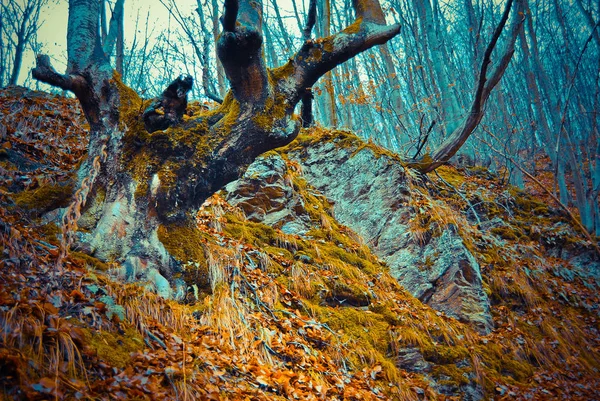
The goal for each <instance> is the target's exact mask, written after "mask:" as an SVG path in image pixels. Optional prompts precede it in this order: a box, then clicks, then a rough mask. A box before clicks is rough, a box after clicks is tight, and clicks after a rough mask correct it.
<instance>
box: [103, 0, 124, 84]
mask: <svg viewBox="0 0 600 401" xmlns="http://www.w3.org/2000/svg"><path fill="white" fill-rule="evenodd" d="M124 9H125V0H117V2H116V3H115V8H114V9H113V11H112V15H111V17H110V23H109V27H108V33H107V34H106V36H105V37H104V40H101V43H102V50H103V51H104V54H106V57H108V58H109V59H110V57H111V56H112V54H113V51H114V50H115V47H116V54H115V64H116V70H117V72H118V73H119V74H121V75H123V51H124V43H123V42H124V36H123V35H124V32H123V25H124V18H125V16H124V15H125V10H124ZM104 12H105V11H104V2H101V8H100V10H99V15H102V13H104ZM103 29H104V28H103ZM104 30H105V29H104Z"/></svg>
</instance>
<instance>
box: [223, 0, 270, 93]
mask: <svg viewBox="0 0 600 401" xmlns="http://www.w3.org/2000/svg"><path fill="white" fill-rule="evenodd" d="M234 12H237V18H235V17H234ZM236 20H237V22H236ZM221 21H222V23H223V29H224V32H223V33H222V34H221V36H220V37H219V41H218V43H217V54H218V56H219V59H220V60H221V63H222V64H223V68H224V70H225V74H226V75H227V79H229V82H230V84H231V90H232V92H233V95H234V96H235V98H236V99H237V100H238V101H239V102H240V103H241V104H249V103H252V104H260V103H262V102H263V101H264V100H265V99H266V96H267V94H268V91H269V89H268V88H269V87H268V81H267V68H266V66H265V62H264V59H263V57H262V44H263V38H262V1H260V0H259V1H257V0H242V1H240V2H239V3H238V2H237V1H235V0H227V1H226V2H225V14H224V15H223V17H222V18H221Z"/></svg>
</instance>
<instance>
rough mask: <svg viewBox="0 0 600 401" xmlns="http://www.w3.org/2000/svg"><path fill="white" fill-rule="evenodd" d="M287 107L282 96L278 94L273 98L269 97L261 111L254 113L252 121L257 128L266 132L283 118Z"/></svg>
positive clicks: (285, 100)
mask: <svg viewBox="0 0 600 401" xmlns="http://www.w3.org/2000/svg"><path fill="white" fill-rule="evenodd" d="M288 106H289V105H288V103H287V99H286V98H285V96H284V95H283V94H281V93H279V94H277V95H276V96H275V97H273V96H269V97H268V98H267V100H266V102H265V106H264V108H263V110H262V111H261V112H259V113H256V114H255V115H254V116H253V117H252V121H254V123H255V124H256V126H257V127H259V128H261V129H263V130H265V131H268V130H270V129H272V128H273V127H274V125H275V124H276V123H277V122H279V121H281V120H283V119H284V118H285V114H286V112H287V109H288Z"/></svg>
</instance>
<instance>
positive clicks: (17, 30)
mask: <svg viewBox="0 0 600 401" xmlns="http://www.w3.org/2000/svg"><path fill="white" fill-rule="evenodd" d="M46 3H47V0H25V1H8V2H4V1H3V2H1V3H0V15H1V16H0V35H2V34H3V33H4V37H5V39H6V41H7V43H6V45H4V44H2V46H0V47H2V48H3V49H2V54H1V56H2V57H0V64H2V67H0V68H1V70H0V85H1V84H3V81H2V79H3V75H4V74H6V72H7V71H8V67H9V66H8V65H6V63H8V62H9V57H6V56H7V55H8V54H10V55H11V58H10V59H11V61H12V66H10V71H11V72H10V78H9V80H8V84H9V85H16V84H17V81H18V79H19V73H20V72H21V64H22V63H23V53H24V52H25V49H26V48H27V46H29V45H30V44H31V42H32V40H33V38H34V36H35V34H36V33H37V30H38V28H39V25H40V11H41V9H42V7H44V6H45V5H46ZM5 46H6V47H10V50H7V49H4V47H5Z"/></svg>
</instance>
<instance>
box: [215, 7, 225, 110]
mask: <svg viewBox="0 0 600 401" xmlns="http://www.w3.org/2000/svg"><path fill="white" fill-rule="evenodd" d="M211 7H212V10H211V11H212V15H211V20H212V27H213V29H212V34H213V41H214V43H217V39H218V38H219V1H218V0H211ZM216 51H217V50H216V48H215V58H216V60H217V82H218V88H217V89H218V90H219V96H220V97H221V99H222V98H224V97H225V93H226V88H225V71H223V65H222V64H221V60H219V57H217V54H216Z"/></svg>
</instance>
